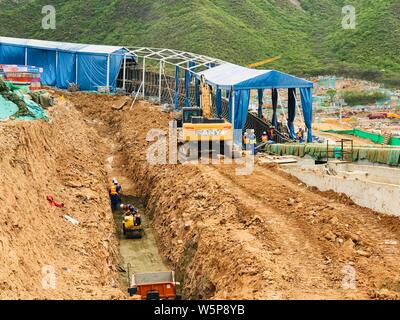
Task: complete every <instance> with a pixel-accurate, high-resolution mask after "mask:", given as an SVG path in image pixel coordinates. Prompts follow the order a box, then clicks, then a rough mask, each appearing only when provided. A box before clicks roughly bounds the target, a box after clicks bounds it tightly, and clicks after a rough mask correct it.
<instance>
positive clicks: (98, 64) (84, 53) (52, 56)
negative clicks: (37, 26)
mask: <svg viewBox="0 0 400 320" xmlns="http://www.w3.org/2000/svg"><path fill="white" fill-rule="evenodd" d="M125 55H126V57H127V59H128V60H131V59H134V60H136V59H137V57H134V56H133V55H132V54H130V53H128V50H127V49H125V48H123V47H116V46H101V45H86V44H76V43H65V42H53V41H42V40H29V39H17V38H8V37H0V64H18V65H25V63H27V64H29V65H34V66H36V67H42V68H43V74H42V76H41V81H42V84H43V85H49V86H57V87H59V88H62V89H65V88H67V87H68V84H69V83H71V82H74V83H77V84H78V85H79V87H80V89H81V90H97V89H98V87H107V86H108V87H110V89H111V90H114V89H115V88H116V81H117V77H118V74H119V71H120V69H121V65H122V62H123V60H124V56H125Z"/></svg>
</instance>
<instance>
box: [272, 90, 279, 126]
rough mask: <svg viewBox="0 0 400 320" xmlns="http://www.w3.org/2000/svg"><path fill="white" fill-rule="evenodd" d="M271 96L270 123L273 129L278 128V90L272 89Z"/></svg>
mask: <svg viewBox="0 0 400 320" xmlns="http://www.w3.org/2000/svg"><path fill="white" fill-rule="evenodd" d="M271 96H272V119H271V123H272V125H273V126H274V127H275V128H278V114H277V110H278V90H277V89H272V92H271Z"/></svg>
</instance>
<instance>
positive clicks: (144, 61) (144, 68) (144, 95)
mask: <svg viewBox="0 0 400 320" xmlns="http://www.w3.org/2000/svg"><path fill="white" fill-rule="evenodd" d="M145 80H146V57H143V81H142V83H143V99H145V97H146V92H145Z"/></svg>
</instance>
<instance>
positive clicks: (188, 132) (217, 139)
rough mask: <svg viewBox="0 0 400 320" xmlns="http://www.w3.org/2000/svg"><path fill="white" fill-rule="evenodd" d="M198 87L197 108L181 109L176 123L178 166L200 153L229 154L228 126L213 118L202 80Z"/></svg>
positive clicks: (231, 134)
mask: <svg viewBox="0 0 400 320" xmlns="http://www.w3.org/2000/svg"><path fill="white" fill-rule="evenodd" d="M200 87H201V97H200V105H201V106H200V107H195V108H183V109H182V115H181V117H180V119H179V120H178V150H179V160H180V162H184V161H185V160H189V158H190V157H192V156H194V155H198V154H199V153H201V152H204V151H208V152H210V151H215V152H216V153H220V154H223V155H224V154H225V155H227V153H230V151H231V150H232V141H233V126H232V124H231V123H229V122H227V121H226V120H224V119H217V118H213V116H212V112H211V92H210V89H209V86H208V85H207V84H206V82H205V79H204V77H202V78H201V81H200ZM205 148H206V149H207V150H205ZM182 160H183V161H182Z"/></svg>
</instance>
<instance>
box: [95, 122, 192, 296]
mask: <svg viewBox="0 0 400 320" xmlns="http://www.w3.org/2000/svg"><path fill="white" fill-rule="evenodd" d="M90 120H91V121H90V123H93V125H94V127H95V129H96V131H97V132H98V133H99V135H100V136H101V137H102V138H103V139H104V143H105V145H107V150H108V155H107V156H106V158H105V163H106V171H107V176H108V181H109V182H108V183H111V181H112V179H113V178H117V180H118V181H119V183H120V184H121V185H122V192H121V195H120V198H121V203H123V204H132V205H133V206H134V207H135V208H136V209H138V210H139V212H140V213H141V216H142V223H143V226H144V230H145V231H144V236H143V237H142V238H141V239H133V238H126V237H125V236H124V235H123V233H122V221H123V213H122V211H121V210H120V209H118V210H117V211H115V212H113V218H114V226H115V233H116V235H117V239H118V247H119V263H118V265H117V270H118V272H119V285H120V288H121V289H122V291H123V292H125V293H126V294H127V296H128V287H129V284H130V279H131V277H132V274H134V273H142V272H159V271H174V272H175V279H176V281H177V282H178V283H180V285H178V286H177V294H179V295H180V296H182V298H183V299H186V297H185V296H184V295H182V287H183V281H184V278H185V277H184V274H183V273H182V270H181V268H179V269H178V270H175V269H174V268H173V267H171V266H170V264H169V263H168V261H165V259H163V255H162V253H161V252H160V251H159V250H160V247H159V245H158V241H157V234H156V232H155V231H154V230H153V227H152V219H153V217H152V216H150V215H149V213H148V211H147V209H146V208H147V199H146V196H143V197H139V196H138V195H137V194H142V192H141V191H143V190H137V187H138V185H137V184H135V183H134V182H133V181H132V179H131V178H129V177H128V174H127V172H126V170H128V168H126V167H125V165H124V164H125V163H126V161H125V160H126V159H127V157H129V156H132V155H130V154H128V153H127V152H125V151H123V149H122V148H121V146H120V144H119V143H118V139H115V137H116V135H115V134H110V132H112V133H115V132H116V131H117V132H119V130H120V124H119V122H114V121H113V120H111V121H110V122H108V123H106V124H104V123H102V124H98V123H97V124H95V123H94V122H92V121H93V119H90ZM95 122H97V121H95ZM107 188H109V185H107ZM110 210H111V203H110Z"/></svg>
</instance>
